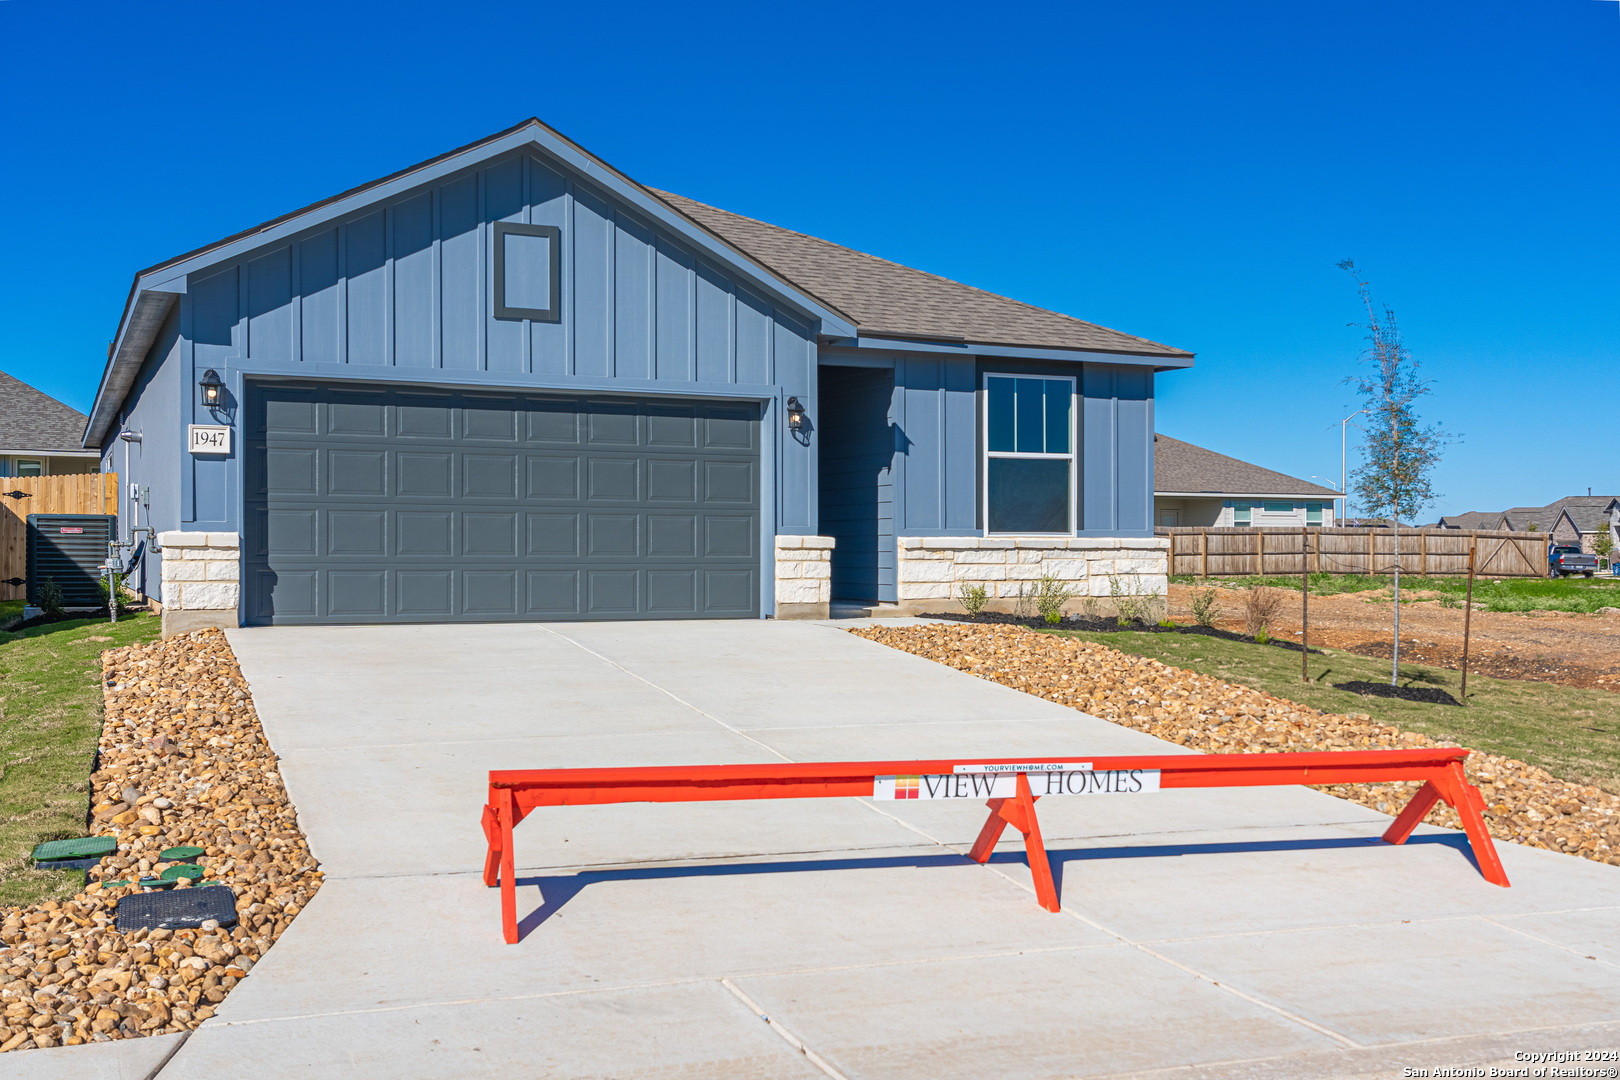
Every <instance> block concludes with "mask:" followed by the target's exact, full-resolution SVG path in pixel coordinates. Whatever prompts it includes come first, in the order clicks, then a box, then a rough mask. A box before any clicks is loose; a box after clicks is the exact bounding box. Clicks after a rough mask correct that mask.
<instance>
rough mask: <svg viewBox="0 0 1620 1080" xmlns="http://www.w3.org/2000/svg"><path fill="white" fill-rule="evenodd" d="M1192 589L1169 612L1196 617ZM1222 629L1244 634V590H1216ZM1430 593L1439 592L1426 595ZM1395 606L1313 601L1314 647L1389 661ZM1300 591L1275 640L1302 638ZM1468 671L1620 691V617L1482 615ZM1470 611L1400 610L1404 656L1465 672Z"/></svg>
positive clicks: (1176, 591)
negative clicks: (1465, 622) (1465, 623)
mask: <svg viewBox="0 0 1620 1080" xmlns="http://www.w3.org/2000/svg"><path fill="white" fill-rule="evenodd" d="M1192 589H1193V587H1192V586H1186V585H1172V586H1171V587H1170V610H1171V612H1172V617H1173V618H1175V619H1176V621H1178V622H1186V621H1190V619H1191V614H1190V612H1191V608H1190V605H1191V592H1192ZM1217 595H1218V596H1219V598H1220V604H1221V608H1222V617H1221V618H1219V619H1217V620H1216V625H1217V626H1220V627H1221V628H1223V629H1227V630H1233V631H1239V632H1241V631H1242V630H1243V620H1242V619H1241V618H1240V617H1239V616H1240V614H1241V612H1242V610H1243V590H1241V589H1220V588H1217ZM1423 595H1426V596H1430V595H1433V596H1438V594H1431V593H1425V594H1423ZM1392 615H1393V604H1392V603H1391V601H1390V599H1389V593H1388V591H1387V590H1377V591H1372V592H1365V593H1341V594H1339V595H1337V596H1312V597H1311V646H1312V647H1313V648H1315V647H1322V648H1328V649H1343V650H1345V651H1346V652H1352V653H1356V654H1358V655H1361V656H1377V657H1383V658H1386V659H1387V658H1388V657H1389V655H1390V651H1391V650H1390V628H1391V626H1392ZM1299 628H1300V605H1299V594H1298V593H1290V594H1289V596H1288V599H1287V602H1286V603H1285V604H1284V605H1283V608H1282V612H1281V614H1280V616H1279V618H1278V620H1277V622H1276V623H1275V624H1274V626H1273V627H1272V635H1273V636H1274V637H1284V636H1286V637H1290V638H1293V639H1295V640H1297V639H1298V637H1299V634H1298V633H1297V631H1298V630H1299ZM1469 638H1470V640H1469V646H1468V670H1469V671H1474V672H1478V673H1479V674H1481V675H1490V676H1493V677H1495V678H1499V679H1526V680H1530V681H1533V682H1549V683H1555V684H1557V685H1559V686H1573V687H1580V688H1582V689H1588V690H1612V691H1615V692H1620V616H1617V615H1573V614H1568V613H1565V612H1550V611H1547V612H1524V613H1520V612H1498V611H1481V610H1479V609H1478V606H1477V605H1476V607H1475V610H1474V613H1473V618H1472V625H1471V626H1470V628H1469ZM1462 641H1463V610H1462V607H1461V606H1460V605H1459V606H1458V607H1455V608H1447V607H1442V606H1441V605H1440V602H1439V601H1438V600H1424V601H1420V602H1417V603H1410V604H1402V605H1401V659H1402V660H1411V661H1413V662H1414V663H1422V664H1428V665H1431V666H1433V667H1439V668H1448V669H1450V670H1452V671H1460V670H1462Z"/></svg>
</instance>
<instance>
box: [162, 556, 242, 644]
mask: <svg viewBox="0 0 1620 1080" xmlns="http://www.w3.org/2000/svg"><path fill="white" fill-rule="evenodd" d="M158 545H159V546H160V547H162V548H163V601H162V602H163V636H164V637H173V636H174V635H175V634H185V633H189V632H191V631H192V630H201V629H202V628H204V627H207V626H218V627H221V628H223V627H228V626H239V625H241V619H240V618H239V617H238V614H237V612H238V607H239V602H240V598H241V579H242V536H241V534H240V533H233V532H166V533H161V534H159V535H158Z"/></svg>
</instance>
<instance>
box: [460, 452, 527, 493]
mask: <svg viewBox="0 0 1620 1080" xmlns="http://www.w3.org/2000/svg"><path fill="white" fill-rule="evenodd" d="M517 473H518V460H517V455H516V454H465V455H463V456H462V459H461V475H462V485H463V486H462V494H464V495H465V496H466V497H467V498H469V499H506V500H508V501H510V500H512V499H515V498H517Z"/></svg>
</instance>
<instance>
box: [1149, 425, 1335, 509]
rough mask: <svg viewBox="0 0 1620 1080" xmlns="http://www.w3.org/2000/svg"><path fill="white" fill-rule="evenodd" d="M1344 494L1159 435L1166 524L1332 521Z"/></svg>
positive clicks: (1160, 504)
mask: <svg viewBox="0 0 1620 1080" xmlns="http://www.w3.org/2000/svg"><path fill="white" fill-rule="evenodd" d="M1338 497H1339V493H1338V492H1337V491H1334V490H1333V489H1332V488H1329V487H1323V486H1321V485H1320V484H1313V483H1311V482H1310V481H1308V480H1300V479H1297V478H1295V477H1292V476H1287V475H1285V474H1283V473H1280V472H1273V471H1272V470H1270V469H1262V468H1261V467H1260V466H1258V465H1251V464H1249V463H1248V462H1247V461H1240V460H1238V459H1237V458H1235V457H1227V456H1226V455H1225V454H1217V453H1216V452H1215V451H1213V450H1205V449H1204V448H1203V447H1202V446H1194V445H1193V444H1192V443H1189V442H1182V441H1181V440H1180V439H1172V438H1170V436H1168V435H1154V436H1153V521H1154V523H1155V524H1156V525H1159V526H1162V527H1169V528H1174V527H1176V526H1188V525H1203V526H1214V527H1220V528H1234V527H1235V528H1263V529H1297V528H1299V527H1300V526H1302V525H1312V526H1320V525H1332V524H1333V500H1335V499H1337V498H1338Z"/></svg>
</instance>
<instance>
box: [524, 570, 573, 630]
mask: <svg viewBox="0 0 1620 1080" xmlns="http://www.w3.org/2000/svg"><path fill="white" fill-rule="evenodd" d="M527 578H528V590H529V591H528V597H529V603H528V607H527V608H525V609H524V613H525V614H527V615H536V616H539V617H541V618H546V619H568V618H576V617H578V616H579V614H580V606H579V596H580V572H579V571H578V570H530V571H528V574H527Z"/></svg>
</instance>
